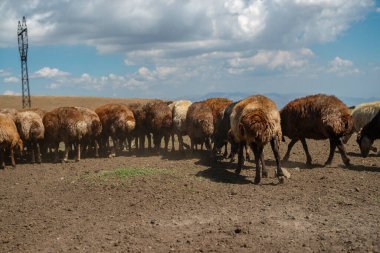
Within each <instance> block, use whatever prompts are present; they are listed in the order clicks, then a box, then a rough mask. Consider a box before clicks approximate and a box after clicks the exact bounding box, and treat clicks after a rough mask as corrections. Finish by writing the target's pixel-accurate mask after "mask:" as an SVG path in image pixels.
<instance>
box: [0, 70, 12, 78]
mask: <svg viewBox="0 0 380 253" xmlns="http://www.w3.org/2000/svg"><path fill="white" fill-rule="evenodd" d="M10 75H11V73H10V72H9V71H7V70H5V69H0V77H5V76H10Z"/></svg>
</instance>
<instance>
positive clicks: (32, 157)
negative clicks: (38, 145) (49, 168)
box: [28, 141, 36, 163]
mask: <svg viewBox="0 0 380 253" xmlns="http://www.w3.org/2000/svg"><path fill="white" fill-rule="evenodd" d="M34 147H35V145H34V141H31V142H29V144H28V151H29V152H30V156H31V159H30V160H31V163H35V162H36V156H35V153H34V152H35V151H36V149H35V148H34Z"/></svg>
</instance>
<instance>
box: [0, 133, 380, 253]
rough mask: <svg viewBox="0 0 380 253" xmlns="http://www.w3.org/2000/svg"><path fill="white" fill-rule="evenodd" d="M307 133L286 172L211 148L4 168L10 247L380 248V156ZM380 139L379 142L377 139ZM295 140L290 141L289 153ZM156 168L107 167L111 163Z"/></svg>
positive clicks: (4, 227)
mask: <svg viewBox="0 0 380 253" xmlns="http://www.w3.org/2000/svg"><path fill="white" fill-rule="evenodd" d="M308 143H309V149H310V152H311V154H312V156H313V163H314V164H315V166H313V168H307V167H306V166H305V164H304V162H305V160H306V158H305V155H304V153H303V151H302V146H301V144H300V143H297V144H296V145H295V147H294V151H293V153H292V154H291V157H290V161H289V162H286V163H283V167H284V168H287V169H288V171H289V172H290V173H291V178H290V179H289V180H287V181H286V182H285V183H284V184H280V185H279V184H278V180H277V179H276V178H274V165H275V162H274V159H273V155H272V152H271V150H270V148H269V147H266V149H265V156H266V157H265V160H266V164H267V165H268V168H269V170H270V177H269V178H264V179H262V182H261V184H260V185H254V184H253V179H254V173H255V170H254V169H253V163H251V162H246V167H245V169H243V170H242V173H241V175H239V176H238V175H235V174H234V169H235V168H236V163H233V164H230V163H229V162H228V161H222V162H211V160H210V159H209V158H208V154H207V153H206V152H203V153H202V152H198V153H195V154H190V152H186V153H185V154H183V153H179V152H175V153H168V154H161V155H154V154H149V153H148V154H144V155H143V154H135V153H129V152H125V153H124V155H122V156H120V157H116V158H101V159H94V158H88V159H83V160H81V161H80V162H78V163H74V162H69V163H66V164H53V163H43V164H41V165H38V164H35V165H31V164H19V165H17V167H16V169H11V168H10V167H7V168H6V169H4V170H1V171H0V228H1V229H0V252H68V251H70V252H321V251H326V252H380V225H379V224H380V212H379V210H380V193H379V190H380V158H379V156H378V155H374V154H372V155H371V156H370V157H368V158H366V159H363V158H361V157H360V156H359V149H358V146H357V144H356V143H355V140H354V138H352V139H351V140H350V142H349V143H348V145H347V146H346V147H347V151H348V154H349V156H350V158H351V162H352V164H353V166H352V167H350V168H345V167H344V166H343V163H342V160H341V158H340V156H339V153H338V152H336V153H335V157H334V160H333V164H332V165H331V166H329V167H322V164H323V163H324V161H325V160H326V159H327V155H328V147H329V145H328V142H327V141H308ZM375 144H376V146H377V148H379V149H380V145H379V144H380V143H378V142H377V143H375ZM285 151H286V144H285V143H282V144H281V153H282V154H284V153H285ZM119 169H127V170H139V169H141V170H143V169H149V171H150V172H149V173H146V174H141V175H140V174H136V175H132V176H126V177H118V176H115V177H108V176H106V175H107V174H106V173H105V171H115V170H119Z"/></svg>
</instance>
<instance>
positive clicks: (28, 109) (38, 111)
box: [18, 108, 46, 119]
mask: <svg viewBox="0 0 380 253" xmlns="http://www.w3.org/2000/svg"><path fill="white" fill-rule="evenodd" d="M18 112H35V113H37V114H38V115H40V117H41V119H42V118H43V117H44V115H45V113H46V111H45V110H42V109H40V108H24V109H20V110H18Z"/></svg>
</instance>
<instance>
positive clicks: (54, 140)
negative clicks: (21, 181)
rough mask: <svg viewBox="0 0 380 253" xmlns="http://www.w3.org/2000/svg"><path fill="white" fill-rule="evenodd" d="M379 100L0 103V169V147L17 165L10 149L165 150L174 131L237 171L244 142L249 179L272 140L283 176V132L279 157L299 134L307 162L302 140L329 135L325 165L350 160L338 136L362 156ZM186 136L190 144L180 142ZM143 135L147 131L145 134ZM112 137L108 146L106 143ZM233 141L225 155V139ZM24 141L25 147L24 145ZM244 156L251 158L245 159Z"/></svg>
mask: <svg viewBox="0 0 380 253" xmlns="http://www.w3.org/2000/svg"><path fill="white" fill-rule="evenodd" d="M379 111H380V101H377V102H372V103H366V104H361V105H359V106H357V107H355V108H353V109H352V110H350V109H349V108H348V107H347V106H346V105H345V104H344V103H343V102H342V101H340V100H339V99H338V98H336V97H335V96H328V95H323V94H318V95H312V96H307V97H303V98H299V99H295V100H293V101H291V102H289V103H288V104H287V105H286V106H285V107H284V108H283V109H281V110H280V111H279V110H278V109H277V107H276V105H275V103H274V102H273V101H272V100H270V99H269V98H267V97H265V96H262V95H255V96H250V97H247V98H245V99H243V100H240V101H237V102H233V101H231V100H229V99H226V98H210V99H207V100H205V101H201V102H194V103H192V102H191V101H186V100H180V101H175V102H165V101H161V100H154V101H152V102H148V103H145V104H139V103H135V104H130V105H126V104H106V105H103V106H100V107H99V108H97V109H96V110H95V111H93V110H90V109H88V108H83V107H59V108H56V109H54V110H52V111H50V112H45V111H43V110H41V109H23V110H16V109H0V149H1V150H0V168H4V167H5V161H4V160H5V157H6V155H5V154H9V156H10V159H11V164H12V166H15V164H16V163H15V156H14V153H15V152H18V153H20V155H24V156H27V159H30V161H31V162H32V163H34V162H38V163H40V162H41V153H42V155H46V154H47V153H48V152H50V153H52V154H54V160H55V162H57V161H58V160H59V153H58V149H59V144H60V143H61V142H64V144H65V152H64V156H63V159H62V161H67V159H68V152H69V149H70V147H72V146H74V148H73V150H74V151H75V159H76V161H79V160H80V158H81V152H82V153H83V152H85V153H86V154H89V153H90V152H92V154H93V156H95V157H99V156H117V155H118V154H119V153H120V151H121V150H122V149H123V148H124V146H125V145H127V146H128V148H129V149H131V148H132V140H133V139H134V143H135V147H136V149H139V150H143V149H144V148H145V140H146V139H147V140H148V148H152V144H151V137H153V145H154V147H153V148H154V149H156V150H157V151H158V150H159V149H160V145H161V140H162V139H164V145H165V146H164V150H165V151H167V150H168V144H169V139H170V137H172V150H173V151H174V149H175V147H174V136H175V135H177V138H178V142H179V149H180V150H184V149H185V148H186V149H191V150H195V149H197V148H198V145H200V146H201V149H203V145H204V146H205V147H206V149H208V150H210V153H211V155H210V159H216V158H217V157H220V156H221V155H222V154H221V151H222V149H223V147H225V150H224V153H223V155H222V157H224V158H230V159H231V161H233V160H234V156H235V155H236V154H238V166H237V169H236V173H240V171H241V168H242V166H243V163H244V155H243V153H244V150H245V151H246V156H249V154H248V148H250V149H251V150H252V152H253V154H254V158H255V163H256V177H255V183H259V182H260V180H261V177H267V176H268V171H267V169H266V167H265V163H264V154H263V149H264V146H265V145H266V144H267V143H270V145H271V148H272V151H273V153H274V157H275V160H276V176H277V177H278V179H279V180H280V182H283V181H284V179H285V178H286V177H287V176H288V173H287V171H286V170H283V169H282V168H281V164H280V163H281V159H280V154H279V142H280V141H281V140H283V139H284V136H286V137H288V138H290V139H291V141H290V143H289V145H288V150H287V152H286V154H285V156H284V158H283V159H284V160H288V159H289V156H290V151H291V149H292V147H293V146H294V144H295V143H296V142H297V141H301V143H302V145H303V148H304V150H305V153H306V163H307V164H308V165H310V164H311V162H312V158H311V155H310V153H309V151H308V147H307V144H306V139H317V140H322V139H329V141H330V153H329V156H328V159H327V161H326V163H325V164H326V165H328V164H330V163H331V161H332V159H333V156H334V151H335V149H336V148H338V150H339V152H340V155H341V157H342V160H343V162H344V164H345V165H346V166H349V165H350V159H349V158H348V156H347V154H346V151H345V147H344V143H345V142H347V141H348V139H349V138H350V136H351V135H352V134H353V133H354V132H357V133H358V135H357V136H358V137H357V141H358V144H359V146H360V150H361V153H362V156H363V157H366V156H367V155H368V153H369V151H370V149H374V148H373V147H372V144H373V142H374V140H375V139H379V138H380V112H379ZM184 135H188V136H189V138H190V141H191V143H190V146H189V145H188V144H186V143H185V142H184V141H183V136H184ZM146 137H148V138H146ZM110 139H111V140H112V145H111V143H110ZM228 144H230V145H231V149H230V150H231V151H230V154H229V155H228V152H227V145H228ZM24 146H25V147H26V149H25V150H24ZM248 159H249V158H248Z"/></svg>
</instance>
